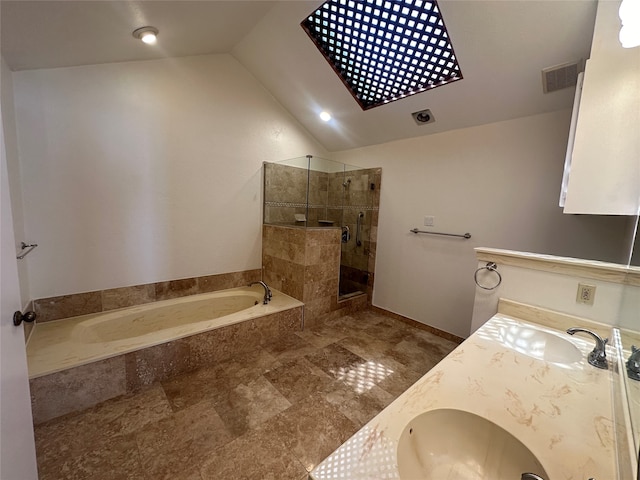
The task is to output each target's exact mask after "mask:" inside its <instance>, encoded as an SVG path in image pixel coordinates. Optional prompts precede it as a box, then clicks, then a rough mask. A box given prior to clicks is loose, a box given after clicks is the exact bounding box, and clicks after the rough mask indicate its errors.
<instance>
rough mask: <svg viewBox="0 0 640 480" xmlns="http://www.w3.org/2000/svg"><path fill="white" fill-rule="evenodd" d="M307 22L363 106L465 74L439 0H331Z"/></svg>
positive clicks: (400, 96)
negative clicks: (450, 37)
mask: <svg viewBox="0 0 640 480" xmlns="http://www.w3.org/2000/svg"><path fill="white" fill-rule="evenodd" d="M301 26H302V28H304V30H305V31H306V32H307V34H308V35H309V37H310V38H311V39H312V40H313V42H314V43H315V44H316V46H317V47H318V49H319V50H320V52H321V53H322V54H323V55H324V57H325V58H326V59H327V61H328V62H329V64H330V65H331V66H332V67H333V69H334V70H335V72H336V73H337V74H338V76H339V77H340V79H341V80H342V81H343V83H344V84H345V85H346V86H347V88H348V89H349V91H350V92H351V94H352V95H353V97H354V98H355V99H356V101H357V102H358V103H359V104H360V106H361V107H362V109H363V110H367V109H369V108H373V107H377V106H379V105H384V104H386V103H389V102H393V101H395V100H399V99H401V98H404V97H407V96H409V95H415V94H416V93H420V92H424V91H425V90H429V89H431V88H435V87H439V86H441V85H445V84H447V83H451V82H455V81H456V80H461V79H462V73H461V72H460V66H459V65H458V62H457V60H456V56H455V53H454V51H453V46H452V45H451V42H450V39H449V35H448V33H447V29H446V27H445V25H444V22H443V20H442V16H441V15H440V10H439V8H438V3H437V2H436V1H435V0H434V1H423V0H404V1H389V0H359V1H355V0H328V1H327V2H325V3H323V4H322V5H321V6H320V7H319V8H318V9H317V10H316V11H315V12H313V13H312V14H311V15H309V17H307V19H306V20H304V21H303V22H302V23H301Z"/></svg>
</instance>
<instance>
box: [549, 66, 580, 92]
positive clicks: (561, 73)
mask: <svg viewBox="0 0 640 480" xmlns="http://www.w3.org/2000/svg"><path fill="white" fill-rule="evenodd" d="M581 71H582V61H578V62H574V63H563V64H562V65H555V66H553V67H548V68H545V69H543V70H542V90H543V91H544V93H551V92H555V91H557V90H562V89H563V88H569V87H575V86H576V84H577V82H578V73H580V72H581Z"/></svg>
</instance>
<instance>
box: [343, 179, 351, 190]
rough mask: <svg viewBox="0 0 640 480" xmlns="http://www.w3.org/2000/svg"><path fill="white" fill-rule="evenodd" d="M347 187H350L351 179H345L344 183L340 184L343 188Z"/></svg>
mask: <svg viewBox="0 0 640 480" xmlns="http://www.w3.org/2000/svg"><path fill="white" fill-rule="evenodd" d="M349 185H351V179H350V178H347V180H346V181H345V182H342V186H343V187H344V188H347V187H348V186H349Z"/></svg>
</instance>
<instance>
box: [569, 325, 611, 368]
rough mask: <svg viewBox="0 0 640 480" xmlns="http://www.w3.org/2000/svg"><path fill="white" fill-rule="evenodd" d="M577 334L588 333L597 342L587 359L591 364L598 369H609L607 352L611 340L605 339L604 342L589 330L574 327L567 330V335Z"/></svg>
mask: <svg viewBox="0 0 640 480" xmlns="http://www.w3.org/2000/svg"><path fill="white" fill-rule="evenodd" d="M577 332H582V333H588V334H589V335H591V336H592V337H593V338H594V339H595V341H596V346H595V347H594V349H593V350H592V351H591V352H590V353H589V356H588V357H587V360H588V362H589V364H590V365H593V366H594V367H597V368H604V369H605V370H606V369H607V368H609V363H608V362H607V352H606V348H607V342H608V341H609V339H608V338H605V339H604V340H603V339H602V337H601V336H600V335H598V334H597V333H594V332H592V331H591V330H587V329H586V328H580V327H573V328H570V329H569V330H567V333H568V334H569V335H573V334H574V333H577Z"/></svg>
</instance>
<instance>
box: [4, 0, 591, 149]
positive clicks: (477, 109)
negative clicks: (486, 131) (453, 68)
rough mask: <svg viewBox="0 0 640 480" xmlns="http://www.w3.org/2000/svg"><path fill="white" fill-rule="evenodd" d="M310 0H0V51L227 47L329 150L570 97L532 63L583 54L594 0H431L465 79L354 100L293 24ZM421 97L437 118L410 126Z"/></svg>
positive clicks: (69, 60)
mask: <svg viewBox="0 0 640 480" xmlns="http://www.w3.org/2000/svg"><path fill="white" fill-rule="evenodd" d="M321 3H322V2H321V1H319V0H298V1H244V0H232V1H170V0H167V1H163V0H153V1H142V2H140V1H135V2H133V1H132V2H130V1H73V0H68V1H67V0H65V1H24V0H22V1H6V0H3V1H2V2H1V3H0V9H1V10H0V20H1V46H2V55H3V57H4V59H5V61H6V62H7V64H8V65H9V67H10V68H11V69H12V70H23V69H37V68H55V67H65V66H75V65H87V64H98V63H108V62H123V61H132V60H146V59H152V58H163V57H176V56H185V55H200V54H209V53H229V54H231V55H233V56H234V57H235V58H236V59H238V61H240V62H241V63H242V64H243V65H244V66H245V67H246V68H247V69H248V70H249V71H250V72H251V73H252V74H253V75H254V76H255V77H256V78H257V79H258V80H259V81H260V82H261V83H262V84H263V85H264V86H265V88H266V89H268V90H269V91H270V92H271V94H272V95H273V96H274V97H275V98H276V99H277V100H278V101H279V102H280V103H281V104H282V105H283V106H284V107H285V108H286V109H287V110H288V111H289V112H290V113H291V114H292V115H293V116H294V117H295V118H296V119H297V120H298V121H299V122H300V123H301V124H302V125H303V126H304V127H305V128H306V129H307V130H308V131H309V132H310V133H311V134H312V135H313V136H314V137H315V138H317V139H318V140H319V141H320V142H321V143H322V144H323V145H324V146H325V147H326V148H327V149H328V150H330V151H337V150H344V149H349V148H357V147H361V146H366V145H372V144H378V143H384V142H388V141H393V140H399V139H403V138H408V137H414V136H420V135H427V134H431V133H436V132H442V131H446V130H452V129H457V128H464V127H469V126H473V125H479V124H484V123H490V122H495V121H501V120H507V119H511V118H517V117H522V116H527V115H534V114H538V113H543V112H549V111H554V110H559V109H564V108H569V107H570V106H571V104H572V102H573V95H574V89H573V88H567V89H564V90H561V91H557V92H553V93H548V94H544V93H543V90H542V80H541V70H542V69H543V68H546V67H550V66H554V65H558V64H562V63H566V62H574V61H578V60H580V59H585V58H588V57H589V51H590V47H591V36H592V32H593V24H594V19H595V12H596V2H595V0H542V1H537V0H513V1H486V0H440V1H439V6H440V9H441V11H442V15H443V18H444V21H445V23H446V26H447V28H448V31H449V35H450V38H451V40H452V43H453V46H454V48H455V52H456V56H457V58H458V61H459V63H460V67H461V70H462V74H463V76H464V79H463V80H461V81H458V82H455V83H452V84H450V85H446V86H443V87H440V88H437V89H434V90H430V91H426V92H423V93H420V94H417V95H414V96H411V97H407V98H404V99H402V100H398V101H396V102H392V103H389V104H387V105H383V106H380V107H376V108H373V109H370V110H367V111H363V110H362V109H361V108H360V106H359V105H358V104H357V103H356V101H355V100H354V99H353V97H352V96H351V94H350V93H349V92H348V91H347V89H346V88H345V86H344V85H343V84H342V82H341V81H340V79H339V78H338V77H337V76H336V74H335V73H334V72H333V70H332V69H331V67H330V66H329V65H328V63H327V62H326V60H325V59H324V58H323V57H322V55H321V54H320V53H319V52H318V50H317V49H316V47H315V46H314V45H313V43H312V42H311V40H310V39H309V38H308V36H307V35H306V33H305V32H304V31H303V30H302V28H301V27H300V22H301V21H302V20H303V19H304V18H306V17H307V15H308V14H310V13H311V12H313V11H314V10H315V9H316V8H317V7H318V6H319V5H320V4H321ZM143 25H154V26H156V27H157V28H159V29H160V35H159V37H158V40H159V42H158V45H157V46H156V47H154V48H149V47H148V46H146V45H144V44H142V43H141V42H136V41H135V40H134V39H133V38H132V36H131V32H132V31H133V30H134V29H135V28H138V27H140V26H143ZM426 108H428V109H430V110H431V111H432V113H433V115H434V117H435V119H436V121H435V122H434V123H430V124H426V125H417V124H416V123H415V122H414V120H413V118H412V117H411V113H412V112H415V111H418V110H423V109H426ZM322 110H327V111H329V112H331V114H332V115H333V120H331V121H330V122H328V123H325V122H323V121H321V120H320V119H319V118H318V114H319V113H320V111H322Z"/></svg>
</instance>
